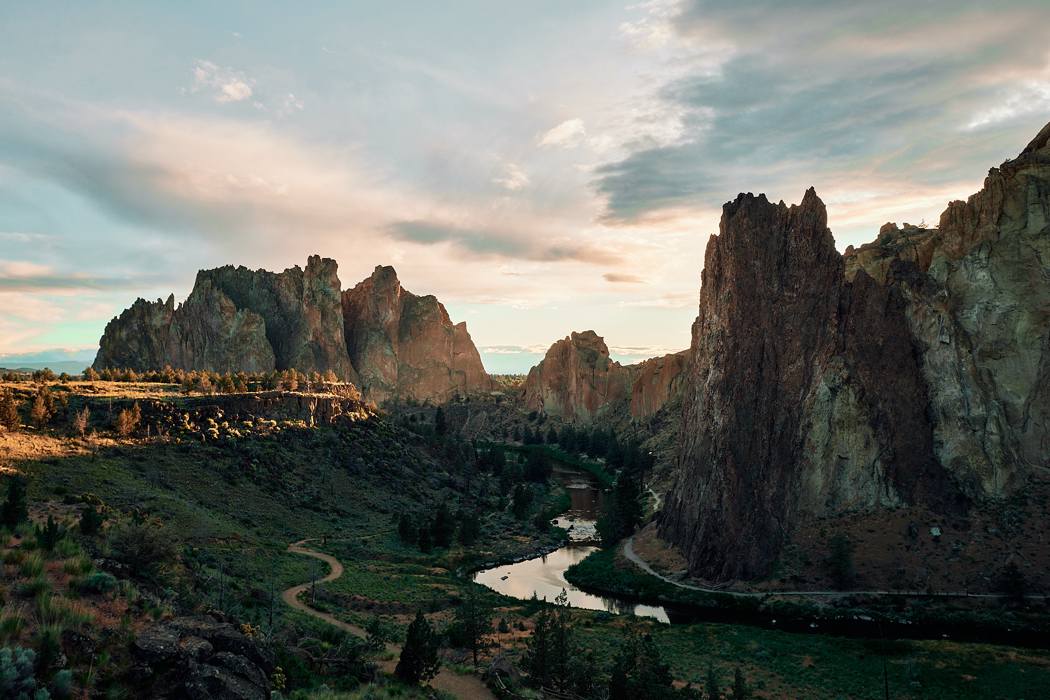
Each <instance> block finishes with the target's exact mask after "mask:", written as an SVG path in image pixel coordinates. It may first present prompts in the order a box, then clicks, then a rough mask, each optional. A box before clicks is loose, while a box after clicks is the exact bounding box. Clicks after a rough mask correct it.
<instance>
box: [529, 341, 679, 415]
mask: <svg viewBox="0 0 1050 700" xmlns="http://www.w3.org/2000/svg"><path fill="white" fill-rule="evenodd" d="M685 357H686V353H685V352H682V353H676V354H672V355H666V356H663V357H654V358H652V359H649V360H646V361H644V362H640V363H638V364H636V365H621V364H620V363H619V362H615V361H613V360H612V359H610V358H609V348H608V346H607V345H606V344H605V340H604V339H603V338H602V337H601V336H599V335H598V334H597V333H595V332H594V331H583V332H582V333H572V334H571V335H569V336H568V337H566V338H563V339H561V340H559V341H557V342H555V343H554V344H553V345H551V347H550V349H548V350H547V354H546V355H544V357H543V359H542V360H541V361H540V362H539V364H537V365H536V366H535V367H533V368H532V369H531V370H529V375H528V377H527V378H526V380H525V387H524V389H523V395H524V398H525V406H526V408H528V409H529V410H534V411H542V412H544V413H547V414H550V415H553V416H557V417H559V418H562V419H564V420H567V421H571V422H578V423H590V422H591V421H592V420H594V419H595V418H598V417H599V416H620V415H628V414H629V415H630V417H632V418H642V417H645V416H648V415H651V414H653V413H655V412H656V411H658V410H660V408H662V407H663V405H664V404H665V403H667V401H668V400H669V399H670V398H671V396H672V395H673V394H674V392H675V391H676V390H677V388H678V379H679V377H680V376H681V371H682V368H683V365H684V360H685Z"/></svg>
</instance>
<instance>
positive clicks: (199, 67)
mask: <svg viewBox="0 0 1050 700" xmlns="http://www.w3.org/2000/svg"><path fill="white" fill-rule="evenodd" d="M254 84H255V81H254V80H252V79H251V78H249V77H247V76H246V75H244V73H241V72H240V71H236V70H233V69H232V68H224V67H222V66H218V65H216V64H214V63H212V62H211V61H204V60H198V61H197V62H196V63H195V64H194V65H193V86H192V87H191V88H190V91H191V92H208V93H210V94H211V95H212V98H213V99H214V100H215V101H216V102H219V103H226V102H243V101H244V100H247V99H248V98H250V97H251V96H252V87H253V86H254ZM292 97H293V99H294V96H292Z"/></svg>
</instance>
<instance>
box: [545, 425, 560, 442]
mask: <svg viewBox="0 0 1050 700" xmlns="http://www.w3.org/2000/svg"><path fill="white" fill-rule="evenodd" d="M547 444H548V445H557V444H558V431H557V430H555V428H554V426H553V425H552V426H551V427H550V428H549V429H548V430H547Z"/></svg>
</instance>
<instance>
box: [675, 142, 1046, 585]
mask: <svg viewBox="0 0 1050 700" xmlns="http://www.w3.org/2000/svg"><path fill="white" fill-rule="evenodd" d="M1048 141H1050V125H1048V127H1047V128H1046V129H1044V130H1043V132H1042V133H1041V134H1040V136H1039V137H1037V139H1036V140H1035V141H1033V142H1032V144H1031V145H1029V147H1028V148H1027V149H1025V151H1024V152H1023V153H1022V154H1021V156H1019V157H1018V158H1017V159H1016V160H1014V161H1010V162H1008V163H1006V164H1004V165H1003V166H1002V167H1001V168H998V169H993V170H992V171H991V172H990V173H989V176H988V178H987V180H986V181H985V186H984V189H983V190H982V191H981V192H980V193H978V194H976V195H974V196H973V197H971V198H970V199H969V201H967V202H965V203H963V202H953V203H952V204H950V205H949V207H948V209H947V210H946V211H945V213H944V214H943V215H942V216H941V221H940V225H939V226H938V228H937V229H922V228H919V227H910V226H907V225H906V226H905V227H904V228H903V229H902V228H898V227H896V226H893V225H888V226H884V227H883V229H882V231H880V236H879V239H878V240H876V241H875V242H874V243H873V244H870V245H868V246H862V247H861V248H860V249H858V250H848V251H847V254H846V256H845V259H844V258H843V257H842V256H840V255H839V254H838V253H837V252H836V251H835V248H834V241H833V239H832V236H831V232H830V231H829V230H828V228H827V223H826V213H825V209H824V206H823V204H822V203H821V202H820V200H819V198H818V197H817V196H816V194H815V192H813V190H810V191H808V192H807V193H806V195H805V197H804V198H803V200H802V203H801V204H800V205H797V206H792V207H787V206H785V205H784V204H783V203H780V204H772V203H770V202H768V201H767V200H766V199H765V197H764V196H758V197H755V196H753V195H750V194H749V195H741V196H739V197H738V198H737V199H736V200H735V201H734V202H731V203H729V204H726V205H725V207H724V209H723V215H722V222H721V224H720V231H719V235H718V236H713V237H712V238H711V240H710V242H709V243H708V247H707V253H706V259H705V267H704V272H703V284H702V288H701V292H700V310H699V315H698V317H697V320H696V322H695V323H694V326H693V341H692V346H691V349H690V356H689V358H688V359H687V369H686V372H685V375H684V378H683V380H682V384H683V388H682V392H683V393H682V404H683V423H682V430H681V437H680V444H679V450H678V463H677V468H676V469H677V475H676V476H677V479H676V482H675V486H674V487H673V489H672V491H671V493H670V495H669V497H668V499H667V505H666V507H665V510H664V513H663V516H662V519H661V522H660V533H661V536H662V537H664V538H665V539H667V540H669V541H670V542H672V543H674V544H675V545H677V546H678V547H679V548H680V549H681V550H682V551H683V552H684V553H685V554H686V556H687V559H688V561H689V567H690V570H691V572H692V573H694V574H696V575H700V576H703V577H707V578H714V579H732V578H751V577H759V576H763V575H766V574H768V573H769V571H770V569H771V567H772V565H773V563H774V561H775V560H776V557H777V555H778V553H779V550H780V547H781V545H782V544H783V542H784V541H785V540H786V539H787V537H788V536H789V535H790V533H791V531H792V530H793V529H794V528H795V527H796V526H797V525H798V524H799V523H800V522H801V521H802V520H803V519H805V518H807V517H809V516H819V515H828V514H835V513H842V512H847V511H850V510H854V509H865V510H868V509H878V508H883V507H889V506H894V505H897V504H903V503H908V504H911V503H922V504H924V505H926V506H929V507H930V508H932V509H933V510H934V511H935V512H941V513H951V512H955V511H957V510H958V509H961V508H964V507H966V505H967V504H970V503H973V502H975V501H980V500H983V499H987V498H997V497H1001V496H1004V495H1006V494H1008V493H1010V492H1011V491H1012V490H1013V489H1015V488H1017V486H1018V485H1019V484H1021V483H1023V481H1024V477H1025V475H1026V473H1027V472H1028V470H1030V469H1031V468H1032V467H1033V466H1039V467H1044V468H1045V467H1047V466H1050V461H1048V460H1050V450H1048V449H1047V448H1048V446H1050V430H1048V428H1050V424H1048V422H1047V415H1048V412H1050V374H1048V370H1050V284H1048V283H1047V282H1048V280H1050V226H1048V222H1050V144H1048Z"/></svg>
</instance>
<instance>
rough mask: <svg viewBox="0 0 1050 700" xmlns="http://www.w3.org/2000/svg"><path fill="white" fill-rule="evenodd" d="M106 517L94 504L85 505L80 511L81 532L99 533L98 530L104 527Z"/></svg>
mask: <svg viewBox="0 0 1050 700" xmlns="http://www.w3.org/2000/svg"><path fill="white" fill-rule="evenodd" d="M105 519H106V518H105V516H103V515H102V513H100V512H99V510H98V509H97V508H95V506H94V505H91V504H88V505H86V506H84V508H83V509H82V510H81V511H80V534H82V535H88V536H91V535H97V534H98V531H99V530H101V529H102V522H103V521H104V520H105Z"/></svg>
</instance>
